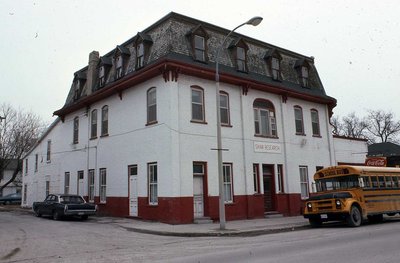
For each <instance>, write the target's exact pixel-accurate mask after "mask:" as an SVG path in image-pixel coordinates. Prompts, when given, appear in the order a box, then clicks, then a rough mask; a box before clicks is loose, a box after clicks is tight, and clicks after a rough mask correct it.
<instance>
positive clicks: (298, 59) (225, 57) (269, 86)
mask: <svg viewBox="0 0 400 263" xmlns="http://www.w3.org/2000/svg"><path fill="white" fill-rule="evenodd" d="M200 25H201V26H200ZM193 30H202V31H204V32H205V33H207V35H208V36H209V38H208V40H207V41H206V44H207V52H206V53H207V54H206V56H207V59H206V61H201V62H199V61H196V60H195V59H194V58H193V56H192V55H191V53H192V47H191V42H190V41H188V39H187V34H188V32H194V31H193ZM229 32H230V30H227V29H224V28H221V27H218V26H216V25H212V24H209V23H206V22H203V21H200V20H197V19H193V18H191V17H187V16H184V15H181V14H177V13H174V12H171V13H169V14H168V15H166V16H165V17H163V18H161V19H160V20H159V21H157V22H156V23H154V24H153V25H151V26H149V27H148V28H146V29H145V30H143V31H141V32H139V33H137V34H136V35H135V36H134V37H132V38H130V39H129V40H127V41H125V42H124V43H122V44H120V45H117V47H116V48H115V49H114V50H111V51H110V52H108V53H107V54H105V55H103V56H102V57H101V59H100V62H99V63H104V62H105V61H108V62H109V65H111V64H112V62H113V60H112V59H113V57H114V55H115V52H117V51H118V52H121V53H122V54H129V55H130V57H129V59H127V61H126V63H127V64H126V69H125V70H124V76H123V77H122V78H118V79H116V78H114V77H113V76H112V74H110V77H109V78H108V79H107V82H106V84H105V85H104V86H103V87H100V88H98V89H97V88H95V87H91V88H90V87H87V88H85V90H87V91H90V90H92V91H93V93H88V94H85V96H82V97H80V99H79V100H76V101H74V100H73V99H72V98H73V97H72V96H71V94H73V92H72V91H70V93H69V94H70V95H69V96H68V98H67V100H66V103H65V105H64V106H63V108H61V109H60V110H57V111H55V112H54V114H55V115H58V116H60V117H61V118H62V119H63V116H65V115H66V114H68V113H70V112H72V111H74V110H77V109H80V108H82V107H87V106H90V104H91V103H93V102H95V101H98V100H100V99H104V98H106V97H107V96H110V95H112V94H114V93H117V94H120V93H121V92H122V90H123V89H128V88H131V87H133V86H134V85H136V84H138V83H141V82H144V81H146V80H148V79H149V78H153V77H156V76H159V75H162V76H163V77H164V78H165V80H166V81H167V80H168V78H169V76H170V75H169V74H166V72H169V71H173V72H174V74H178V72H179V74H187V75H191V76H196V77H200V78H204V79H210V80H213V79H214V78H215V56H216V53H217V49H218V47H219V45H220V43H222V41H223V39H224V38H225V36H226V35H228V33H229ZM140 39H142V40H143V41H148V42H150V41H151V43H152V44H151V46H149V48H148V49H147V50H146V52H147V54H146V56H145V60H146V61H145V63H144V67H141V68H140V69H139V68H137V67H136V64H135V63H137V62H136V59H135V56H136V50H135V48H134V45H135V43H137V41H139V40H140ZM240 41H242V42H243V43H245V44H246V46H247V47H248V50H247V60H248V61H247V66H248V72H246V73H244V72H239V71H237V70H236V67H235V62H234V61H233V60H232V55H231V52H230V51H229V45H230V44H232V43H236V42H240ZM226 43H227V44H226V46H225V47H224V48H223V50H222V52H221V53H220V57H219V60H218V62H219V66H220V72H219V73H220V81H221V82H227V83H231V84H234V85H237V86H239V87H244V88H245V89H246V90H247V89H260V90H265V91H268V92H272V93H276V94H280V95H282V96H284V97H285V98H287V97H297V98H302V99H305V100H308V101H314V102H320V103H324V104H327V105H328V106H329V109H330V110H332V109H333V108H334V107H335V106H336V100H335V99H334V98H332V97H329V96H327V95H326V93H325V90H324V87H323V85H322V82H321V80H320V78H319V76H318V72H317V69H316V68H315V65H314V58H313V57H307V56H304V55H301V54H298V53H295V52H293V51H290V50H286V49H283V48H280V47H277V46H274V45H271V44H269V43H265V42H263V41H260V40H257V39H253V38H250V37H248V36H245V35H241V34H239V33H236V32H234V33H233V34H232V35H231V36H230V37H229V38H228V39H227V41H226ZM236 44H237V43H236ZM271 52H273V53H271ZM270 53H271V54H279V55H280V57H281V62H280V65H281V71H282V76H283V77H282V81H279V82H277V81H274V80H273V79H272V76H271V75H270V73H269V71H268V70H267V65H266V64H267V63H266V60H265V58H266V56H267V55H268V54H270ZM266 54H267V55H266ZM299 65H307V66H308V67H309V68H310V69H311V70H310V72H309V83H310V85H309V87H307V88H304V87H302V86H301V84H300V83H299V80H298V74H297V70H296V67H298V66H299ZM114 70H115V65H111V67H110V72H114ZM87 71H88V67H87V66H86V67H84V68H83V69H81V70H79V71H78V72H87ZM90 75H93V74H90ZM88 77H89V76H88ZM176 79H177V76H176V77H175V80H176ZM87 83H96V81H87ZM92 85H94V84H92ZM71 88H72V87H71Z"/></svg>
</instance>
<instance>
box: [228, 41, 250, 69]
mask: <svg viewBox="0 0 400 263" xmlns="http://www.w3.org/2000/svg"><path fill="white" fill-rule="evenodd" d="M229 48H230V49H232V50H233V53H232V54H233V59H234V60H235V64H236V69H237V71H240V72H247V71H248V69H247V50H248V49H249V47H248V46H247V44H246V43H245V42H244V41H243V39H241V38H240V39H238V40H234V41H233V42H232V43H231V44H230V46H229Z"/></svg>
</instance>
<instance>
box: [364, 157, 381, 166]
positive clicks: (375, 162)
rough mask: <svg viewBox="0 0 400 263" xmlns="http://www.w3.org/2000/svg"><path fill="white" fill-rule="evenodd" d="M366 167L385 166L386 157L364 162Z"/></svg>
mask: <svg viewBox="0 0 400 263" xmlns="http://www.w3.org/2000/svg"><path fill="white" fill-rule="evenodd" d="M365 165H366V166H386V157H371V158H367V159H366V160H365Z"/></svg>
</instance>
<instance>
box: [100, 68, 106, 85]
mask: <svg viewBox="0 0 400 263" xmlns="http://www.w3.org/2000/svg"><path fill="white" fill-rule="evenodd" d="M105 84H106V69H105V67H104V66H101V67H100V68H99V86H100V87H104V85H105Z"/></svg>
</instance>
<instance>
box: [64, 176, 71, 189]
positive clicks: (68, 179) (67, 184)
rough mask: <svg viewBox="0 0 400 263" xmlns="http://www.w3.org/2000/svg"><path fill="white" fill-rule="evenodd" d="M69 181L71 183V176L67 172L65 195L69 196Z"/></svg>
mask: <svg viewBox="0 0 400 263" xmlns="http://www.w3.org/2000/svg"><path fill="white" fill-rule="evenodd" d="M69 181H70V174H69V172H65V175H64V194H69Z"/></svg>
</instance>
